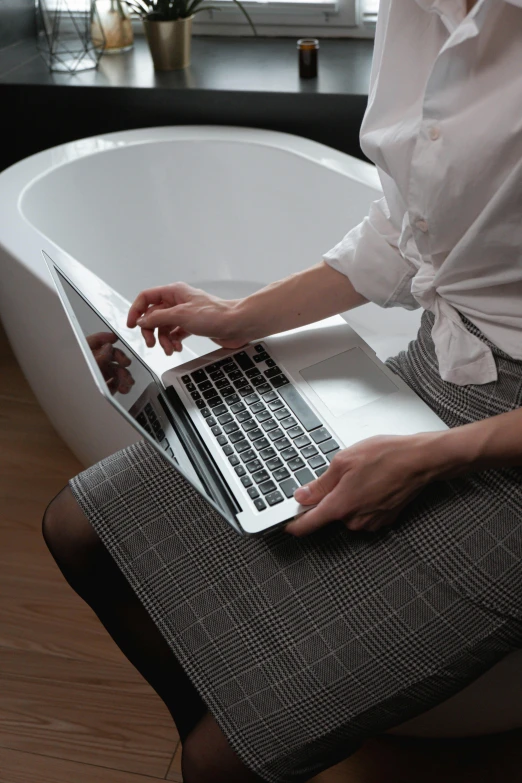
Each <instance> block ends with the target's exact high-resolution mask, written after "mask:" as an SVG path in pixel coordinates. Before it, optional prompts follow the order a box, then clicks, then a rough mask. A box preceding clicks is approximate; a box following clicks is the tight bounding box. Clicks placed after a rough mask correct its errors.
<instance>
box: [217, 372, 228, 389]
mask: <svg viewBox="0 0 522 783" xmlns="http://www.w3.org/2000/svg"><path fill="white" fill-rule="evenodd" d="M221 375H223V373H221ZM227 386H230V383H229V382H228V378H225V376H224V375H223V378H222V379H220V380H219V381H216V389H226V387H227Z"/></svg>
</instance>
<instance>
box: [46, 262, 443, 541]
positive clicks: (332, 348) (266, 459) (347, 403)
mask: <svg viewBox="0 0 522 783" xmlns="http://www.w3.org/2000/svg"><path fill="white" fill-rule="evenodd" d="M42 252H43V251H42ZM43 254H44V257H45V260H46V262H47V264H48V267H49V270H50V272H51V275H52V277H53V280H54V282H55V284H56V288H57V290H58V294H59V296H60V299H61V301H62V304H63V306H64V308H65V311H66V313H67V315H68V318H69V321H70V323H71V326H72V328H73V330H74V332H75V334H76V337H77V339H78V342H79V344H80V347H81V349H82V351H83V354H84V356H85V359H86V360H87V363H88V365H89V367H90V369H91V372H92V375H93V377H94V380H95V383H96V385H97V387H98V389H99V390H100V392H101V393H102V394H103V395H104V397H105V398H106V399H107V400H108V401H109V402H110V403H111V405H113V406H114V407H115V408H116V410H118V412H119V413H120V414H121V415H122V416H124V417H125V418H126V419H127V420H128V421H130V422H131V423H132V424H133V426H134V427H135V428H136V429H137V430H138V432H139V434H140V436H141V437H142V438H145V439H146V440H147V441H148V442H149V443H151V444H152V445H153V446H154V448H156V449H157V450H158V451H159V452H160V453H161V454H162V456H163V457H164V459H166V460H167V461H168V462H170V463H171V465H172V466H173V467H174V468H175V469H176V470H177V471H179V473H181V474H182V475H183V476H184V478H185V479H186V480H187V481H189V482H190V483H191V484H192V486H193V487H194V488H195V489H196V490H197V491H198V492H199V493H200V494H202V495H203V496H204V497H205V499H206V500H207V501H208V502H209V503H210V504H211V505H212V506H213V508H214V509H215V510H216V511H218V512H219V513H220V514H221V515H222V517H223V518H224V519H225V520H226V521H227V522H228V523H229V524H230V525H232V526H233V527H234V529H235V530H236V531H237V532H238V533H241V534H257V533H264V532H266V531H269V530H272V529H274V528H276V527H277V526H278V525H282V524H284V523H286V522H288V521H289V520H290V519H292V518H293V517H295V516H296V515H298V514H300V513H302V512H303V511H305V510H306V509H305V507H303V506H301V505H299V504H298V503H297V502H296V501H295V500H294V498H293V493H294V490H295V489H296V488H297V487H299V486H300V485H302V484H305V483H307V482H309V481H311V480H313V479H315V478H316V477H318V476H321V474H322V473H324V472H325V471H326V470H327V468H328V465H329V464H330V462H331V460H332V459H333V457H334V456H335V454H336V453H337V452H338V451H339V449H342V448H346V447H349V446H351V445H352V444H354V443H357V442H358V441H360V440H363V439H364V438H368V437H371V436H372V435H382V434H402V435H407V434H413V433H416V432H422V431H424V432H425V431H434V430H442V429H446V426H445V424H444V423H443V422H442V421H441V420H440V419H439V418H438V417H437V416H436V415H435V414H434V413H433V412H432V411H431V410H430V408H428V406H427V405H425V403H423V402H422V400H421V399H420V398H419V397H417V395H416V394H414V393H413V392H412V391H411V390H410V389H409V387H408V386H406V384H405V383H403V381H402V380H401V379H400V378H398V377H397V376H396V375H394V373H392V372H391V371H390V370H389V369H388V368H387V367H386V366H385V365H384V364H383V363H382V362H381V361H380V360H379V359H378V358H377V356H376V355H375V353H374V352H373V351H372V349H371V348H370V347H369V346H368V345H367V344H366V343H365V342H364V340H362V338H361V337H359V335H358V334H357V333H356V332H354V330H353V329H352V328H351V327H350V326H349V325H348V324H347V323H345V322H344V321H343V320H342V319H341V318H333V319H327V320H326V321H321V322H319V323H318V324H315V325H312V326H310V327H305V328H301V329H298V330H293V331H290V332H285V333H283V334H279V335H274V336H272V337H268V338H266V339H263V340H259V341H256V342H254V343H252V344H249V345H247V346H245V347H244V348H242V349H240V350H233V351H232V350H227V349H222V348H220V349H217V350H216V351H213V352H212V353H209V354H206V355H205V356H201V357H198V358H196V359H192V360H191V361H189V362H187V363H185V364H181V365H178V366H176V367H173V368H172V369H168V370H167V371H166V372H163V373H162V375H161V377H158V376H157V375H156V374H155V373H154V372H153V370H152V369H151V368H150V367H149V366H147V364H146V363H145V361H144V360H143V358H141V357H140V356H139V355H138V354H137V353H136V351H135V350H134V349H133V348H132V347H131V342H132V340H129V339H126V336H125V333H124V332H125V330H124V329H121V328H118V329H116V328H115V327H114V326H113V325H112V326H111V325H110V324H109V321H108V319H107V318H105V317H104V314H103V313H101V312H99V311H98V309H97V308H96V307H95V306H94V304H93V303H92V298H93V297H91V296H90V295H89V290H87V289H88V288H89V285H88V283H87V279H88V278H83V280H82V283H81V286H78V285H77V284H76V283H74V282H73V280H72V279H71V278H70V277H69V276H68V274H67V273H66V272H65V271H64V269H63V268H61V267H60V266H59V265H58V264H57V263H56V262H54V261H53V260H52V259H51V258H50V257H49V256H48V255H47V254H46V253H45V252H44V253H43ZM80 288H81V289H82V290H80ZM106 288H107V286H106ZM109 290H110V289H109ZM128 331H129V332H130V331H131V330H128ZM107 333H112V335H113V337H110V339H109V337H107V343H108V344H110V346H112V349H115V348H117V349H119V350H121V351H123V353H124V354H126V356H127V357H128V359H130V361H131V363H130V365H129V367H128V371H129V372H130V374H131V376H132V379H133V382H134V383H133V385H132V386H131V387H130V389H129V390H126V393H121V392H120V391H118V389H117V388H116V386H115V381H114V380H111V379H109V380H108V381H107V380H106V379H105V378H106V377H107V372H105V378H104V375H103V374H102V371H101V369H100V366H99V364H98V361H97V359H96V357H95V353H94V352H93V350H92V349H91V347H90V346H89V344H90V345H91V346H92V345H93V335H103V334H107ZM100 339H101V340H102V342H103V337H102V338H100ZM98 342H99V340H98Z"/></svg>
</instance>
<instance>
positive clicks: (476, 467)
mask: <svg viewBox="0 0 522 783" xmlns="http://www.w3.org/2000/svg"><path fill="white" fill-rule="evenodd" d="M419 437H420V438H421V441H420V449H421V452H422V455H423V457H422V460H421V463H422V464H424V466H425V469H426V470H427V472H428V473H429V475H430V478H431V480H434V479H449V478H454V477H456V476H460V475H463V474H465V473H471V472H475V471H480V470H487V469H490V468H491V469H495V468H496V469H500V468H506V467H518V466H520V467H522V408H519V409H517V410H514V411H510V412H509V413H502V414H500V415H498V416H492V417H491V418H489V419H483V420H482V421H477V422H474V423H473V424H466V425H464V426H462V427H455V428H454V429H451V430H446V431H444V432H437V433H423V435H421V436H419Z"/></svg>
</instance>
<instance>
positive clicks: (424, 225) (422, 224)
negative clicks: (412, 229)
mask: <svg viewBox="0 0 522 783" xmlns="http://www.w3.org/2000/svg"><path fill="white" fill-rule="evenodd" d="M415 225H416V226H417V228H418V229H419V231H422V232H423V233H424V234H425V233H426V232H427V230H428V224H427V223H426V221H425V220H417V222H416V223H415Z"/></svg>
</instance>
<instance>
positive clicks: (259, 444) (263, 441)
mask: <svg viewBox="0 0 522 783" xmlns="http://www.w3.org/2000/svg"><path fill="white" fill-rule="evenodd" d="M253 446H254V448H255V449H257V450H258V451H261V449H266V447H267V446H270V441H269V440H268V439H267V438H258V439H257V440H255V441H254V443H253Z"/></svg>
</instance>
